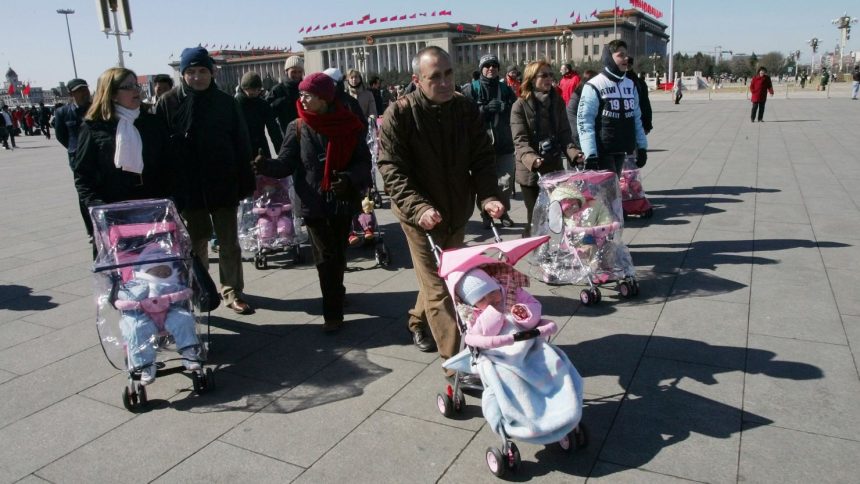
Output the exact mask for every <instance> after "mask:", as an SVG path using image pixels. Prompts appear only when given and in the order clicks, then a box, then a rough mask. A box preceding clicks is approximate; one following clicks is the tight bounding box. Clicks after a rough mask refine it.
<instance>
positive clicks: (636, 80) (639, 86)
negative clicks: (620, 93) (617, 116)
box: [627, 71, 654, 133]
mask: <svg viewBox="0 0 860 484" xmlns="http://www.w3.org/2000/svg"><path fill="white" fill-rule="evenodd" d="M627 77H629V78H630V80H632V81H633V85H635V86H636V93H637V94H639V111H640V112H642V129H644V130H645V133H648V132H649V131H651V130H652V129H654V125H653V124H652V123H651V120H652V118H653V114H652V113H651V100H650V99H648V84H645V81H644V80H642V78H641V77H639V76H638V75H636V73H635V72H633V71H627Z"/></svg>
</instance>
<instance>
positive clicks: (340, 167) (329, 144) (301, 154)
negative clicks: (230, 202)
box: [253, 72, 371, 332]
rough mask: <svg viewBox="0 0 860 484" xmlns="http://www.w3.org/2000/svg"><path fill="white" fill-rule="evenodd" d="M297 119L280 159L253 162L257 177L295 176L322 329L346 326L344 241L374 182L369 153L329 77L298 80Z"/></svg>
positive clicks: (354, 118)
mask: <svg viewBox="0 0 860 484" xmlns="http://www.w3.org/2000/svg"><path fill="white" fill-rule="evenodd" d="M296 108H297V110H298V114H299V117H298V119H296V120H294V121H293V122H291V123H290V124H289V126H288V127H287V130H286V133H285V134H284V143H283V144H282V145H281V149H280V151H279V152H278V157H277V158H276V159H266V158H264V157H263V156H262V154H261V155H259V156H257V158H256V159H255V160H254V162H253V167H254V171H255V172H256V173H257V174H258V175H266V176H271V177H275V178H283V177H286V176H290V175H293V182H294V186H295V190H296V194H297V195H298V196H299V198H300V199H301V202H302V203H301V205H302V216H303V217H304V219H305V225H306V226H307V228H308V232H309V234H310V239H311V245H312V247H313V253H314V263H315V264H316V267H317V272H318V274H319V279H320V289H321V290H322V300H323V320H324V323H323V331H326V332H332V331H337V330H338V329H340V328H341V326H343V302H344V293H345V291H346V288H344V286H343V273H344V269H345V267H346V240H347V236H348V235H349V231H350V227H351V223H352V218H353V216H354V215H355V214H357V213H358V212H359V209H360V194H361V193H363V192H365V191H366V190H367V188H368V187H369V186H370V182H371V180H370V151H369V150H368V148H367V144H366V143H365V142H364V138H365V135H366V132H365V128H364V125H363V124H362V122H361V120H359V119H358V117H357V116H356V115H354V114H352V112H350V111H349V110H348V109H347V108H346V107H345V106H344V105H343V103H341V102H340V101H339V100H335V84H334V81H332V79H331V78H330V77H328V76H327V75H325V74H323V73H321V72H318V73H315V74H311V75H309V76H307V77H305V78H304V80H302V82H301V83H300V84H299V100H298V101H297V102H296Z"/></svg>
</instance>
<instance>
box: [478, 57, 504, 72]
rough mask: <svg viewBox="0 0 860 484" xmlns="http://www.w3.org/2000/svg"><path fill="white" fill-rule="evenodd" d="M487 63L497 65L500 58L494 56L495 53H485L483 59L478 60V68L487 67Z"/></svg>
mask: <svg viewBox="0 0 860 484" xmlns="http://www.w3.org/2000/svg"><path fill="white" fill-rule="evenodd" d="M487 64H495V65H496V67H498V66H499V58H498V57H496V56H494V55H493V54H484V55H483V56H481V60H480V61H479V62H478V70H481V69H483V68H484V67H486V65H487Z"/></svg>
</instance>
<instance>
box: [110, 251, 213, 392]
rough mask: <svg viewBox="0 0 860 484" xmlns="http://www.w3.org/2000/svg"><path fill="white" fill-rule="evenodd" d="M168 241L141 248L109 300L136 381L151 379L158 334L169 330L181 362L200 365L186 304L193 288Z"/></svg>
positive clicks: (189, 366)
mask: <svg viewBox="0 0 860 484" xmlns="http://www.w3.org/2000/svg"><path fill="white" fill-rule="evenodd" d="M171 258H173V259H175V258H176V254H172V253H171V251H170V249H169V248H168V247H161V246H160V245H158V243H151V244H150V245H148V246H146V248H144V249H143V251H142V252H141V253H140V258H139V259H138V260H137V262H136V263H135V264H134V266H133V268H132V272H131V279H129V280H128V281H126V282H125V283H124V284H122V285H121V287H120V288H119V290H118V291H117V299H116V301H115V302H114V306H115V307H116V308H117V309H118V310H119V311H120V313H121V318H120V322H119V325H120V330H121V331H122V335H123V338H124V339H125V342H126V345H127V348H128V360H129V365H130V366H131V367H133V368H138V369H140V372H141V374H140V383H141V384H142V385H148V384H150V383H152V382H153V381H155V375H156V365H155V357H156V350H157V348H158V347H159V346H163V345H160V344H159V339H160V338H159V335H161V336H162V337H163V336H166V335H165V331H166V332H167V333H169V334H170V335H172V336H173V340H174V342H175V344H176V349H177V351H178V352H179V354H180V355H181V356H182V364H183V366H185V368H187V369H188V370H191V371H196V370H199V369H200V361H199V348H200V343H199V341H198V340H197V334H196V332H195V326H194V325H195V323H196V320H195V318H194V315H193V314H192V313H191V311H190V310H189V304H190V303H189V300H190V299H191V296H192V290H191V289H190V288H189V287H188V284H187V281H186V277H185V275H183V274H182V273H181V267H180V264H179V263H177V262H176V261H175V260H170V259H171Z"/></svg>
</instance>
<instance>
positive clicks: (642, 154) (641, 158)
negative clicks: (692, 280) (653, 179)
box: [636, 148, 648, 168]
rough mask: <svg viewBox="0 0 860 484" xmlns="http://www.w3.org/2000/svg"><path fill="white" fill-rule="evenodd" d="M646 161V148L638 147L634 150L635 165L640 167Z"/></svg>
mask: <svg viewBox="0 0 860 484" xmlns="http://www.w3.org/2000/svg"><path fill="white" fill-rule="evenodd" d="M647 161H648V150H646V149H644V148H639V149H638V150H636V166H638V167H639V168H642V167H643V166H645V163H646V162H647Z"/></svg>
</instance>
